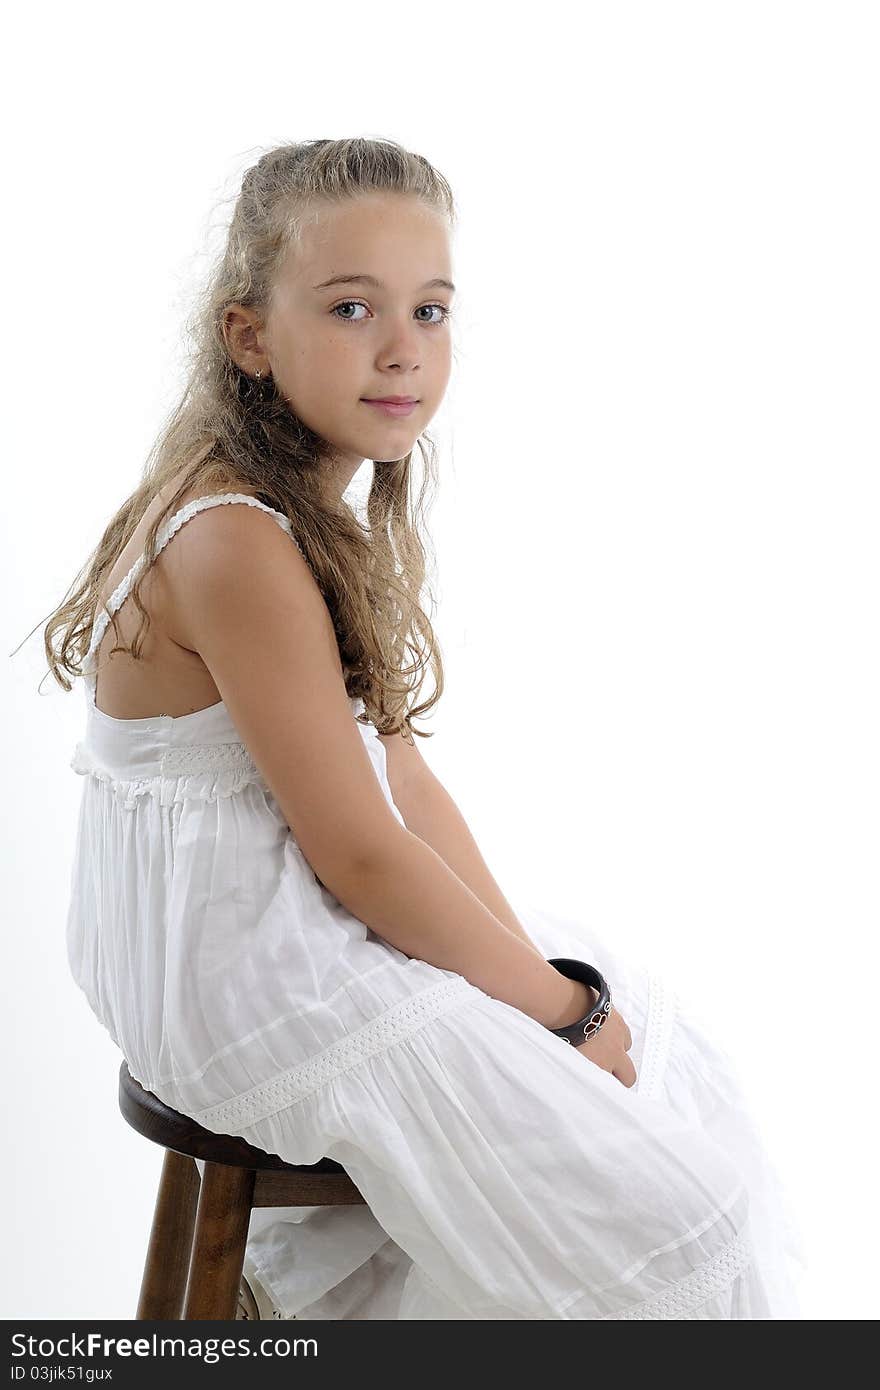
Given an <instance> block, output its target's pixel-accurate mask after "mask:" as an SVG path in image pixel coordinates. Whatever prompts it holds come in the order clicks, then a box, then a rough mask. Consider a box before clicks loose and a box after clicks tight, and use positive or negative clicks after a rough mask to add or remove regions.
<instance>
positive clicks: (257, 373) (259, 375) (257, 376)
mask: <svg viewBox="0 0 880 1390" xmlns="http://www.w3.org/2000/svg"><path fill="white" fill-rule="evenodd" d="M262 375H263V373H262V372H261V371H260V369H259V367H258V368H257V370H256V371H255V372H254V376H255V377H256V378H257V381H259V379H260V377H261V376H262Z"/></svg>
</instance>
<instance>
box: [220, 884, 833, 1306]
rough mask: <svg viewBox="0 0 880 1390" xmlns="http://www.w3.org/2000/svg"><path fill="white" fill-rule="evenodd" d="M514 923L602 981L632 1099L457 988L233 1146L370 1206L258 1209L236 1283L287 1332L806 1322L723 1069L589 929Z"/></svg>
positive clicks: (529, 1027) (738, 1096)
mask: <svg viewBox="0 0 880 1390" xmlns="http://www.w3.org/2000/svg"><path fill="white" fill-rule="evenodd" d="M516 911H517V916H518V917H519V919H520V921H521V922H522V923H523V925H524V926H525V928H526V930H527V931H528V933H529V935H530V936H531V938H532V940H533V941H534V942H535V944H536V945H537V946H538V947H539V948H540V949H541V950H542V951H543V953H544V954H545V955H546V956H548V957H549V956H574V957H578V958H581V959H586V960H588V961H590V962H592V963H594V964H595V965H597V966H598V968H599V969H600V970H602V971H603V973H605V974H606V975H607V976H608V978H609V980H611V981H613V986H612V990H613V997H614V1003H615V1005H616V1006H617V1007H618V1008H619V1010H620V1011H621V1013H622V1014H623V1015H624V1017H625V1018H626V1020H627V1022H628V1023H629V1025H630V1028H631V1030H632V1035H633V1047H632V1050H631V1052H630V1056H631V1057H632V1060H633V1063H634V1065H635V1067H636V1070H637V1073H638V1080H637V1082H636V1085H635V1086H633V1087H629V1088H628V1087H625V1086H623V1085H622V1084H621V1083H620V1082H619V1081H618V1080H617V1079H616V1078H615V1077H612V1076H611V1075H610V1074H609V1073H608V1072H605V1071H603V1070H602V1069H601V1068H599V1067H597V1066H596V1065H595V1064H593V1063H591V1062H590V1061H589V1060H588V1059H587V1058H586V1057H584V1056H583V1055H581V1054H580V1053H577V1052H575V1051H574V1050H573V1049H572V1048H570V1047H569V1046H568V1045H567V1044H565V1043H563V1042H562V1041H561V1040H560V1039H558V1038H556V1037H554V1035H552V1034H551V1033H550V1032H548V1030H547V1029H545V1028H543V1027H542V1026H541V1025H540V1024H538V1023H536V1022H535V1021H534V1020H533V1019H531V1018H529V1017H528V1016H527V1015H525V1014H523V1013H522V1012H520V1011H519V1010H517V1009H515V1008H512V1007H510V1006H509V1005H507V1004H504V1003H502V1002H501V1001H499V1000H496V999H493V998H491V997H490V996H488V995H486V994H484V993H482V992H481V991H480V990H478V989H475V988H473V987H472V986H470V985H469V984H467V983H466V982H462V985H463V989H462V991H461V992H460V993H458V992H456V991H453V996H454V997H453V998H452V1001H451V1004H450V1007H449V1008H447V1009H446V1011H445V1012H443V1013H441V1014H440V1015H439V1016H435V1017H433V1018H432V1019H431V1020H430V1021H429V1022H427V1023H423V1024H422V1025H421V1026H419V1027H417V1028H415V1029H414V1030H413V1031H411V1032H409V1033H407V1034H406V1035H405V1036H403V1037H401V1039H400V1040H399V1041H397V1042H395V1043H393V1044H392V1045H390V1046H389V1045H387V1039H386V1040H385V1044H384V1045H383V1046H382V1047H381V1048H376V1049H375V1050H374V1051H373V1052H372V1055H367V1056H360V1057H359V1058H358V1060H355V1061H354V1062H353V1064H352V1065H351V1067H350V1068H349V1069H348V1070H345V1071H342V1072H341V1073H340V1072H339V1071H338V1070H337V1071H336V1073H335V1074H334V1075H333V1076H332V1077H331V1078H330V1079H329V1080H325V1081H320V1082H318V1083H316V1084H314V1085H312V1086H311V1087H310V1088H303V1089H304V1090H306V1089H307V1091H308V1093H307V1094H303V1095H302V1096H301V1098H299V1099H298V1100H296V1101H295V1102H294V1103H293V1104H291V1105H287V1106H282V1107H281V1108H279V1109H277V1110H276V1111H275V1112H274V1113H272V1114H269V1115H266V1116H264V1117H263V1118H261V1119H260V1120H259V1121H257V1122H256V1123H254V1124H253V1125H251V1126H249V1127H247V1128H245V1129H238V1128H237V1130H236V1132H241V1133H243V1134H244V1136H245V1138H246V1139H248V1140H249V1142H251V1143H253V1144H255V1145H257V1146H258V1147H260V1148H262V1149H265V1150H267V1151H268V1152H271V1153H277V1154H279V1155H280V1156H281V1157H282V1158H285V1157H289V1159H290V1161H292V1162H303V1161H304V1160H303V1157H302V1155H303V1152H304V1150H308V1151H309V1158H308V1159H307V1160H305V1161H312V1155H314V1156H315V1157H316V1158H317V1157H319V1156H322V1155H326V1156H327V1157H329V1158H333V1159H335V1160H336V1161H337V1162H339V1163H341V1164H342V1165H343V1166H344V1167H345V1169H346V1170H347V1171H348V1173H349V1174H350V1175H351V1177H352V1178H353V1179H354V1181H355V1183H356V1184H357V1186H358V1188H359V1189H360V1191H361V1192H362V1194H363V1195H364V1197H365V1198H366V1200H367V1203H368V1206H367V1207H338V1208H326V1207H311V1208H299V1209H296V1208H258V1209H256V1210H255V1211H254V1212H253V1213H252V1219H251V1227H250V1232H249V1237H248V1249H247V1257H246V1264H245V1271H246V1272H248V1271H250V1272H251V1273H253V1274H256V1275H257V1277H258V1278H259V1279H260V1281H261V1282H262V1284H263V1285H264V1287H265V1288H266V1290H267V1291H268V1293H269V1294H270V1296H271V1298H272V1300H273V1302H274V1304H275V1305H276V1307H277V1308H278V1310H279V1311H280V1315H281V1316H282V1317H284V1318H293V1317H298V1318H315V1319H344V1318H353V1319H367V1318H380V1319H413V1318H418V1319H455V1320H460V1319H479V1320H486V1319H496V1318H498V1319H514V1318H540V1319H544V1318H583V1319H588V1318H613V1319H617V1318H631V1319H636V1318H637V1319H651V1318H686V1319H714V1318H720V1319H731V1318H759V1319H777V1318H782V1319H790V1318H800V1317H801V1316H802V1313H801V1311H800V1305H799V1300H798V1294H797V1284H798V1280H799V1277H800V1275H801V1274H802V1272H803V1270H804V1268H805V1266H806V1258H805V1253H804V1245H803V1240H802V1236H801V1232H800V1228H799V1226H798V1223H797V1220H796V1218H795V1216H794V1213H793V1212H792V1210H791V1208H790V1206H789V1201H788V1198H787V1196H786V1193H785V1190H784V1188H783V1186H782V1184H781V1182H780V1179H779V1177H778V1174H777V1172H776V1170H775V1168H774V1166H773V1164H772V1161H771V1159H770V1158H769V1156H768V1154H767V1152H766V1149H765V1147H764V1144H763V1141H762V1139H761V1136H760V1135H759V1134H758V1133H757V1131H756V1128H755V1124H754V1121H753V1120H752V1118H751V1117H750V1115H749V1113H748V1111H747V1108H746V1105H745V1103H744V1100H743V1096H742V1092H741V1088H740V1083H739V1081H738V1078H737V1075H736V1072H735V1068H734V1065H733V1063H732V1061H731V1059H730V1057H729V1056H728V1055H727V1054H725V1053H724V1052H722V1051H721V1050H720V1049H719V1047H718V1046H717V1045H715V1044H713V1042H712V1041H711V1040H710V1038H709V1037H708V1036H707V1033H706V1031H705V1029H704V1028H703V1027H702V1026H700V1025H698V1023H697V1022H696V1020H695V1018H694V1017H693V1014H692V1011H688V1010H686V1009H685V1008H684V1006H683V1004H682V1001H681V999H680V998H679V997H678V996H677V995H676V993H675V992H673V991H672V990H671V989H670V987H669V985H668V984H667V983H665V982H664V981H662V980H661V979H659V978H658V977H657V976H656V974H654V973H652V972H651V971H650V970H648V969H646V968H643V967H640V966H637V965H635V964H633V963H631V962H628V961H626V960H625V959H624V958H622V956H621V955H620V953H618V952H616V951H613V950H612V949H611V948H610V947H609V946H608V944H607V943H606V942H605V941H603V940H600V939H599V937H598V936H596V935H595V933H593V932H592V931H591V930H590V929H588V928H587V927H585V926H584V925H583V923H581V922H577V923H575V922H570V921H566V920H563V919H561V918H560V917H558V916H552V915H551V914H549V913H547V912H546V911H542V910H540V909H536V908H534V907H532V906H529V905H519V906H517V908H516ZM438 974H439V975H440V976H441V977H443V978H444V979H445V978H446V977H447V972H438ZM689 1013H690V1016H689ZM294 1136H295V1139H294Z"/></svg>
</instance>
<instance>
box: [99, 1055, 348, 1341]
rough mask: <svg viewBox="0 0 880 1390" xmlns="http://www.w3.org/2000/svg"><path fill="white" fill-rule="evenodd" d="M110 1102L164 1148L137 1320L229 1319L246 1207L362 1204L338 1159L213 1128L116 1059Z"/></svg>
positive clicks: (236, 1293)
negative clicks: (296, 1158)
mask: <svg viewBox="0 0 880 1390" xmlns="http://www.w3.org/2000/svg"><path fill="white" fill-rule="evenodd" d="M119 1108H120V1110H121V1111H122V1114H123V1116H124V1118H125V1119H126V1120H127V1122H128V1123H129V1124H130V1125H131V1127H132V1129H135V1130H137V1132H138V1134H142V1135H143V1136H144V1138H145V1139H150V1140H152V1142H153V1143H154V1144H160V1145H161V1146H162V1148H163V1149H164V1150H165V1159H164V1163H163V1166H162V1174H161V1177H160V1180H159V1192H158V1195H157V1197H156V1208H155V1212H154V1214H153V1225H152V1230H151V1232H150V1243H149V1248H148V1251H147V1260H146V1264H145V1266H144V1273H143V1278H142V1280H141V1293H140V1301H139V1303H138V1311H137V1318H138V1319H148V1320H159V1321H164V1320H166V1319H169V1318H170V1319H180V1318H181V1317H182V1318H183V1319H184V1320H202V1319H204V1320H214V1319H217V1318H220V1319H233V1318H235V1317H236V1316H237V1313H236V1309H237V1308H239V1309H240V1307H241V1304H240V1286H241V1275H242V1268H243V1265H244V1255H245V1246H246V1244H247V1236H248V1227H249V1224H250V1216H251V1211H252V1210H253V1209H254V1207H313V1206H353V1205H358V1204H359V1205H362V1206H365V1205H366V1199H365V1198H364V1197H363V1195H362V1194H361V1192H360V1191H359V1190H358V1188H357V1186H356V1185H355V1183H354V1182H353V1181H352V1179H351V1178H350V1177H349V1175H348V1173H347V1172H346V1171H345V1169H344V1168H343V1166H342V1164H341V1163H337V1162H335V1160H334V1159H331V1158H326V1157H325V1158H321V1159H319V1160H318V1162H317V1163H287V1162H285V1160H284V1159H283V1158H280V1157H279V1156H278V1154H270V1153H266V1152H264V1150H262V1149H257V1148H254V1146H253V1145H252V1144H248V1143H247V1141H246V1140H245V1139H243V1138H242V1137H241V1135H240V1134H215V1133H214V1132H213V1130H210V1129H205V1128H203V1126H202V1125H200V1124H197V1123H196V1121H195V1120H193V1119H192V1118H191V1117H190V1116H189V1115H183V1114H181V1113H180V1111H178V1110H173V1109H172V1108H171V1107H170V1106H168V1105H165V1104H164V1102H163V1101H161V1100H159V1098H158V1096H155V1095H153V1093H152V1091H148V1090H146V1089H145V1088H144V1087H143V1086H142V1085H141V1084H140V1082H139V1081H136V1080H135V1079H134V1077H133V1076H132V1074H131V1072H130V1071H129V1069H128V1064H127V1062H125V1061H123V1063H122V1065H121V1066H120V1068H119ZM197 1159H202V1160H203V1161H204V1173H203V1174H200V1173H199V1169H198V1167H197V1165H196V1160H197ZM243 1316H251V1314H250V1313H245V1314H243Z"/></svg>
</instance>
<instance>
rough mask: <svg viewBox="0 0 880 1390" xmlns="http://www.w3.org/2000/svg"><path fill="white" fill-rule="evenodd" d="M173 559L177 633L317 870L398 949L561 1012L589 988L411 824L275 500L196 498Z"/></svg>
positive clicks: (561, 1015)
mask: <svg viewBox="0 0 880 1390" xmlns="http://www.w3.org/2000/svg"><path fill="white" fill-rule="evenodd" d="M157 563H159V564H163V565H164V567H165V570H166V573H167V577H168V581H169V588H170V592H171V619H170V621H171V622H172V623H173V630H174V632H175V636H176V638H177V639H178V640H180V641H181V643H182V644H183V645H184V646H186V647H187V648H189V649H190V650H192V651H196V652H198V653H199V655H200V656H201V658H202V660H203V661H204V662H205V664H206V666H207V667H208V669H209V671H210V672H211V675H212V677H213V679H214V682H215V684H216V685H217V688H218V690H219V692H220V696H221V698H222V700H223V701H224V703H225V705H226V706H227V708H228V710H229V713H230V716H231V717H232V720H233V722H234V724H235V726H236V728H237V729H238V731H239V734H240V736H241V738H242V740H243V742H244V743H245V745H246V746H247V748H248V750H249V752H250V754H251V757H252V758H253V759H254V762H255V763H256V765H257V767H258V768H259V769H260V771H261V772H262V774H263V776H264V778H265V780H266V783H267V785H268V786H269V788H270V790H271V791H272V793H273V795H274V797H275V799H276V801H277V803H278V806H279V808H280V810H281V811H282V813H283V815H284V817H285V820H286V822H287V824H288V826H289V828H290V830H291V832H292V835H293V837H294V839H295V841H296V843H297V845H298V846H299V848H300V849H301V850H302V853H303V854H304V856H305V858H306V859H307V860H308V862H309V864H310V865H311V866H312V868H313V869H314V872H315V873H316V875H317V876H318V878H319V880H320V881H321V882H322V883H323V884H325V885H326V887H327V888H328V890H329V891H330V892H331V893H333V894H334V896H335V897H337V898H338V899H339V901H340V902H341V903H342V904H343V905H344V906H345V907H347V908H348V909H349V911H350V912H352V913H353V914H354V915H355V916H356V917H358V918H360V920H361V921H363V922H364V923H366V925H367V926H369V927H371V928H372V929H373V931H374V932H375V933H376V934H377V935H378V936H381V937H383V938H384V939H385V940H387V941H389V942H390V943H391V944H392V945H393V946H396V947H397V948H398V950H401V951H403V952H404V953H405V954H407V955H410V956H417V957H419V958H420V959H422V960H426V961H428V962H429V963H431V964H433V965H437V966H439V967H440V968H442V969H446V970H452V971H455V972H457V973H459V974H461V975H463V976H464V977H465V978H466V979H468V980H470V981H471V983H472V984H474V985H476V986H477V987H478V988H479V989H481V990H483V991H484V992H485V993H486V994H489V995H491V996H493V997H494V998H496V999H500V1000H503V1001H504V1002H505V1003H508V1004H511V1005H513V1006H514V1007H515V1008H518V1009H520V1010H521V1011H522V1012H523V1013H526V1014H529V1015H530V1016H531V1017H532V1018H535V1019H537V1020H538V1022H540V1023H544V1024H546V1025H548V1026H550V1027H559V1026H561V1025H562V1024H565V1023H569V1022H573V1021H574V1020H575V1019H577V1018H579V1017H581V1016H582V1015H583V1014H584V1013H586V1012H587V1008H588V1007H589V1006H591V1005H592V1003H593V1002H594V996H593V992H592V991H588V990H587V989H586V987H585V986H584V985H581V984H578V983H577V982H576V981H573V980H568V979H566V978H565V977H564V976H562V975H560V974H559V973H558V972H557V971H556V970H554V968H553V966H551V965H548V963H547V962H546V960H545V959H544V958H543V956H541V955H540V954H539V953H538V952H537V951H536V950H535V949H534V948H533V947H532V946H531V945H529V944H527V942H526V941H524V940H520V939H519V938H518V937H517V936H516V935H515V934H514V933H513V932H512V931H510V930H509V929H508V927H507V926H505V925H504V924H503V923H502V922H501V921H499V919H498V918H497V917H496V916H495V915H494V913H493V912H492V911H490V910H489V908H487V907H486V906H484V904H483V903H482V902H481V901H480V900H479V898H478V897H477V896H476V894H475V893H473V892H472V891H471V889H470V888H469V887H468V886H467V885H466V884H465V883H464V882H463V881H462V879H461V878H459V876H458V875H457V874H456V873H455V872H454V871H453V870H452V869H451V868H450V867H449V866H448V865H447V864H446V863H445V862H444V861H443V859H442V858H441V857H440V855H439V854H437V853H436V852H435V851H434V850H433V849H432V848H431V847H430V845H428V844H426V843H425V842H424V841H423V840H421V839H420V838H419V837H418V836H417V835H415V834H413V833H412V832H411V831H410V830H409V829H407V828H404V827H403V826H401V824H400V823H399V821H398V820H397V818H396V816H395V815H394V813H393V810H392V808H391V807H390V806H389V804H388V801H387V799H386V797H385V794H384V792H383V791H382V788H381V786H380V785H379V782H378V779H377V777H376V774H375V771H374V768H373V764H372V762H371V761H370V757H369V754H368V752H367V749H366V747H365V745H364V741H363V737H362V735H361V733H360V731H359V730H358V728H357V725H356V723H355V720H354V717H353V714H352V709H351V704H350V702H349V699H348V696H347V694H346V691H345V682H344V679H343V674H342V667H341V664H340V660H339V651H338V647H337V643H336V637H335V633H334V631H333V624H332V620H331V617H330V614H329V612H328V610H327V606H326V603H325V601H324V599H323V597H322V595H321V593H320V590H319V589H318V586H317V584H316V583H315V580H314V576H313V575H312V573H311V570H310V569H309V567H308V565H307V564H306V562H305V560H304V559H303V557H302V556H301V555H300V553H299V551H298V550H297V548H296V546H295V545H294V544H293V542H292V541H291V539H290V537H289V536H287V535H285V533H284V532H283V531H282V530H281V529H280V528H279V527H278V525H277V524H276V522H274V521H273V520H272V518H271V517H268V516H266V514H265V513H262V512H260V511H258V510H257V509H255V508H253V507H247V506H244V505H242V506H237V505H233V506H223V507H215V508H209V509H207V510H206V511H203V512H200V513H197V514H196V516H194V517H193V518H191V519H190V520H189V521H188V522H186V524H185V525H184V526H182V527H181V529H180V531H179V532H178V533H177V535H176V536H175V537H174V538H173V539H172V540H171V541H170V542H169V543H168V545H167V546H166V547H165V549H164V550H163V552H162V555H161V556H160V557H159V560H158V561H157Z"/></svg>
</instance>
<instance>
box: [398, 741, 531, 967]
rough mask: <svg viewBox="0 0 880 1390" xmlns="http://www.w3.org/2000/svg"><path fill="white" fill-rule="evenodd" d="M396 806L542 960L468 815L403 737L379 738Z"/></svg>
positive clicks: (420, 835) (417, 831) (447, 862)
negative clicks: (473, 832) (483, 852)
mask: <svg viewBox="0 0 880 1390" xmlns="http://www.w3.org/2000/svg"><path fill="white" fill-rule="evenodd" d="M380 737H381V739H382V742H383V743H384V745H385V764H386V767H387V769H388V782H389V785H390V787H391V794H392V796H393V797H394V803H395V805H396V806H397V808H398V810H399V811H400V813H401V815H402V816H403V819H404V821H405V822H406V828H407V830H411V831H412V832H413V834H414V835H418V837H419V839H420V840H424V842H425V844H426V845H430V846H431V848H432V849H433V850H435V852H436V853H437V854H439V855H440V858H441V859H442V860H443V861H444V863H446V864H448V865H449V867H450V869H452V870H453V872H454V873H456V874H457V875H458V877H459V878H460V879H461V880H462V882H463V883H466V884H467V886H468V888H470V890H471V892H472V893H474V894H475V895H476V896H477V897H478V898H479V900H480V902H481V903H482V904H483V906H484V907H487V908H488V909H489V911H490V912H491V913H492V915H493V916H494V917H497V918H498V921H499V922H501V923H503V925H504V926H505V927H507V929H508V930H509V931H512V932H513V933H514V935H515V936H518V937H519V938H520V939H521V940H522V941H524V942H525V943H526V945H527V946H530V947H531V948H532V950H533V951H537V952H538V955H539V956H541V958H542V959H543V958H544V957H543V952H542V951H540V950H539V949H538V947H537V946H536V945H535V943H534V942H533V941H532V939H531V937H530V936H529V935H528V933H527V932H526V930H525V928H524V927H523V925H522V923H521V922H520V921H519V919H518V918H517V916H516V913H515V912H514V910H513V908H512V907H511V905H510V903H509V902H508V901H507V899H506V898H505V896H504V894H503V893H502V891H501V889H500V888H499V886H498V884H497V882H496V880H495V879H494V878H493V877H492V874H491V873H490V871H489V866H488V865H487V863H486V861H485V859H484V858H483V856H482V854H481V853H480V849H479V846H478V845H477V842H476V840H475V839H474V837H473V835H472V833H471V830H470V827H469V826H468V824H467V821H466V820H465V818H464V816H463V815H462V813H461V811H460V810H459V808H458V806H457V805H456V803H455V801H454V800H453V799H452V797H451V796H450V794H449V792H448V791H447V790H446V788H445V787H444V785H443V783H442V782H441V781H440V779H439V778H438V777H437V776H436V775H435V774H434V773H433V772H432V771H431V769H430V767H429V766H428V764H427V763H426V762H425V760H424V758H423V757H422V756H421V754H420V753H419V751H418V746H417V745H413V746H410V745H409V744H407V743H405V742H404V740H403V739H402V738H401V736H400V735H399V734H383V735H380Z"/></svg>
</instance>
